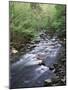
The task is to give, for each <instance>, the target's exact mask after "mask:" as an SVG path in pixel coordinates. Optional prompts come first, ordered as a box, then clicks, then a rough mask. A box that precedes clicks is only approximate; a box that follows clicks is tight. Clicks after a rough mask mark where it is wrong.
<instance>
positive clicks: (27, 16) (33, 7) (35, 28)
mask: <svg viewBox="0 0 68 90" xmlns="http://www.w3.org/2000/svg"><path fill="white" fill-rule="evenodd" d="M9 14H10V31H11V32H12V33H13V34H11V40H12V41H13V40H14V41H13V42H16V41H17V42H18V40H19V41H20V40H21V42H22V40H23V42H26V41H30V40H32V38H34V37H35V35H37V33H38V32H39V31H41V30H43V29H45V30H49V31H50V32H51V31H54V32H56V31H62V30H64V29H65V5H50V4H40V3H20V2H14V1H12V2H10V11H9ZM16 39H17V40H16Z"/></svg>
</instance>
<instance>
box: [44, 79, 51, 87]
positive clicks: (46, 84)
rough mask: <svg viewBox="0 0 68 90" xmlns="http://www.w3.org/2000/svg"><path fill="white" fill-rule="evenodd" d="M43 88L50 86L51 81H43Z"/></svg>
mask: <svg viewBox="0 0 68 90" xmlns="http://www.w3.org/2000/svg"><path fill="white" fill-rule="evenodd" d="M44 86H52V80H51V79H46V80H45V81H44Z"/></svg>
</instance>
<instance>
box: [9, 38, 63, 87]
mask: <svg viewBox="0 0 68 90" xmlns="http://www.w3.org/2000/svg"><path fill="white" fill-rule="evenodd" d="M38 38H39V39H40V42H39V43H37V44H36V47H35V48H33V49H32V50H31V51H30V52H28V53H26V54H25V55H24V56H21V58H20V60H19V61H17V62H15V63H13V64H12V65H11V66H10V68H11V69H10V72H11V73H10V84H11V85H10V88H28V87H39V86H40V87H43V86H44V80H46V79H50V78H52V77H55V74H54V73H53V72H52V71H51V70H50V69H49V68H50V67H51V66H53V64H55V63H56V62H57V61H58V57H59V56H60V55H59V52H61V47H62V46H61V44H59V42H58V40H56V38H55V37H53V38H52V39H48V38H46V40H44V39H42V38H40V37H38Z"/></svg>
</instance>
